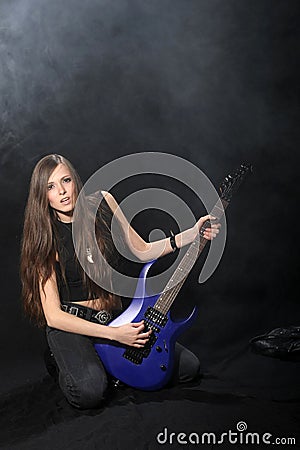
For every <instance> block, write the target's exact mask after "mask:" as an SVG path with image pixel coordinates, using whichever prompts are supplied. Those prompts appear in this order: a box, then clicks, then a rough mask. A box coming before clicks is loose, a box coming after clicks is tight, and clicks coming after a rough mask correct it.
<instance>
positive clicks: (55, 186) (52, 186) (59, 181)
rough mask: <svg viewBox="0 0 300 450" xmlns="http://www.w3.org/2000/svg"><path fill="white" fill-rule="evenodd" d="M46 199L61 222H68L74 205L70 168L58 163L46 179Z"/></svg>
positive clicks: (73, 187)
mask: <svg viewBox="0 0 300 450" xmlns="http://www.w3.org/2000/svg"><path fill="white" fill-rule="evenodd" d="M47 189H48V200H49V205H50V206H51V208H53V209H54V210H55V211H56V213H57V215H58V217H59V219H60V220H61V221H62V222H70V221H71V220H72V216H73V210H74V207H75V195H74V192H75V186H74V180H73V177H72V176H71V173H70V170H69V169H68V167H67V166H66V165H65V164H59V165H58V166H57V167H56V168H55V169H54V171H53V172H52V174H51V175H50V177H49V180H48V188H47Z"/></svg>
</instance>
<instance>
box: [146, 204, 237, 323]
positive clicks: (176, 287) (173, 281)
mask: <svg viewBox="0 0 300 450" xmlns="http://www.w3.org/2000/svg"><path fill="white" fill-rule="evenodd" d="M228 204H229V202H227V201H226V200H222V199H219V200H218V202H217V203H216V204H215V206H214V207H213V209H212V211H211V213H210V214H211V215H212V216H213V217H216V219H217V220H220V219H221V217H222V216H223V215H224V211H225V209H226V208H227V206H228ZM208 224H209V222H205V223H204V224H203V226H202V228H201V230H200V232H199V234H198V235H197V237H196V239H195V240H194V241H193V242H192V244H191V245H190V246H189V248H188V250H187V252H186V253H185V255H184V257H183V258H182V260H181V261H180V263H179V265H178V267H177V268H176V270H175V272H174V273H173V275H172V276H171V278H170V279H169V281H168V283H167V284H166V286H165V288H164V290H163V292H162V293H161V295H160V296H159V298H158V299H157V301H156V303H155V305H154V308H155V309H157V310H159V311H160V312H161V313H162V314H167V312H168V311H169V310H170V308H171V306H172V304H173V302H174V300H175V298H176V297H177V294H178V293H179V291H180V289H181V287H182V285H183V284H184V282H185V280H186V279H187V277H188V275H189V273H190V271H191V270H192V268H193V266H194V264H195V263H196V261H197V259H198V258H199V256H200V254H201V253H202V251H203V249H204V247H205V245H206V244H207V242H208V241H207V239H205V238H204V237H203V233H204V231H205V228H207V225H208Z"/></svg>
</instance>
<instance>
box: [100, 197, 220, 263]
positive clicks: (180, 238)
mask: <svg viewBox="0 0 300 450" xmlns="http://www.w3.org/2000/svg"><path fill="white" fill-rule="evenodd" d="M101 193H102V195H103V197H104V199H105V200H106V202H107V204H108V206H109V207H110V209H111V211H112V213H113V214H114V216H115V217H116V218H117V219H118V221H119V223H120V225H121V228H122V230H123V232H124V235H125V241H126V244H127V245H128V247H129V248H130V250H131V252H132V253H133V254H134V255H135V256H136V257H137V258H138V259H139V260H140V261H143V262H146V261H151V260H153V259H157V258H160V257H161V256H164V255H167V254H168V253H172V252H173V248H172V246H171V242H170V238H165V239H160V240H159V241H155V242H146V241H144V239H143V238H142V237H141V236H140V235H139V234H138V233H137V232H136V231H135V229H134V228H133V227H132V226H131V225H130V223H129V222H128V220H127V219H126V217H125V215H124V213H123V211H122V210H121V208H120V206H119V205H118V203H117V202H116V200H115V198H114V197H113V196H112V194H111V193H110V192H107V191H101ZM213 219H214V217H212V216H211V215H210V214H208V215H206V216H203V217H200V219H199V220H198V221H197V222H196V223H195V225H194V226H193V227H191V228H188V229H187V230H185V231H182V232H181V233H178V234H176V235H175V236H174V238H175V244H176V247H177V248H181V247H184V246H185V245H188V244H191V243H192V242H193V240H194V239H195V238H196V236H197V234H198V233H199V231H200V230H201V228H202V226H203V224H204V222H206V221H207V220H213ZM219 228H220V224H219V223H214V224H211V226H210V227H208V228H206V230H205V232H204V234H203V236H204V238H205V239H207V240H212V239H213V238H215V237H216V236H217V234H218V233H219Z"/></svg>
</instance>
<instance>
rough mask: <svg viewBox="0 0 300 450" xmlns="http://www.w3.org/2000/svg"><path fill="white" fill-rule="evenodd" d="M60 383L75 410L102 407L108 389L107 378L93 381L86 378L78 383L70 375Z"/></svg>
mask: <svg viewBox="0 0 300 450" xmlns="http://www.w3.org/2000/svg"><path fill="white" fill-rule="evenodd" d="M59 381H60V387H61V389H62V391H63V393H64V395H65V397H66V399H67V400H68V402H69V403H70V404H71V405H72V406H74V407H75V408H78V409H92V408H99V407H100V406H101V404H102V402H103V399H104V393H105V391H106V388H107V378H106V376H105V377H104V376H102V377H99V378H97V379H93V380H91V379H89V378H85V379H82V380H80V381H77V382H76V381H74V380H72V377H71V376H70V375H66V376H65V377H64V378H62V379H60V380H59Z"/></svg>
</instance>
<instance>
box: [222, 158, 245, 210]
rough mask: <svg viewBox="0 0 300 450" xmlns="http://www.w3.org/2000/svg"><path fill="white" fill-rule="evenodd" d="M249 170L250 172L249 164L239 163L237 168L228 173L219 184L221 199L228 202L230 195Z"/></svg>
mask: <svg viewBox="0 0 300 450" xmlns="http://www.w3.org/2000/svg"><path fill="white" fill-rule="evenodd" d="M250 172H252V165H251V164H241V165H240V167H239V168H238V169H236V170H235V171H234V172H232V173H230V174H228V175H227V176H226V177H225V178H224V180H223V182H222V184H221V186H220V193H221V195H220V197H221V199H222V200H225V201H226V202H230V200H231V197H232V195H233V194H234V192H235V191H237V189H238V188H239V186H240V185H241V183H242V181H243V180H244V179H245V177H246V176H247V175H248V173H250Z"/></svg>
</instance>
